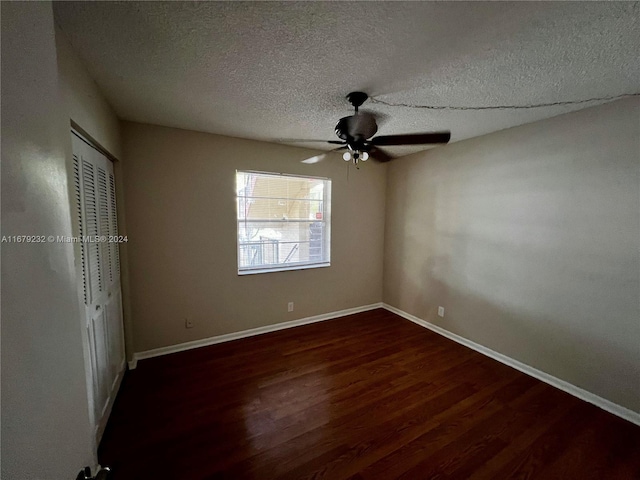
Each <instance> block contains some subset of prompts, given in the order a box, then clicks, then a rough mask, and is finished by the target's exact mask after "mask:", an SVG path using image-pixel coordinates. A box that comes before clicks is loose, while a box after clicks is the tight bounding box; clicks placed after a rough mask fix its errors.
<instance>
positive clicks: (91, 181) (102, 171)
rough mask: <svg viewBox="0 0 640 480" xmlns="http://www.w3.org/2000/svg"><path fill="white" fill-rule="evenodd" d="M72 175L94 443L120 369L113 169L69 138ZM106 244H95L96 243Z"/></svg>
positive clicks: (122, 360)
mask: <svg viewBox="0 0 640 480" xmlns="http://www.w3.org/2000/svg"><path fill="white" fill-rule="evenodd" d="M72 140H73V174H74V186H75V201H76V212H77V215H78V234H79V235H80V236H83V237H82V238H83V241H82V242H80V258H79V262H80V263H81V265H82V268H81V271H82V275H81V282H82V285H81V288H82V291H83V298H84V302H85V312H86V331H85V335H86V337H85V338H86V341H87V343H88V347H89V348H88V350H89V357H90V358H88V359H87V362H86V363H87V367H88V369H90V375H89V376H90V378H91V382H90V383H91V385H90V387H91V388H90V390H91V393H92V399H91V403H92V409H91V410H92V414H93V417H94V425H95V428H96V435H97V437H98V440H99V437H100V435H101V433H102V429H103V428H104V424H105V423H106V413H107V412H108V410H109V405H110V403H111V402H112V400H113V398H114V396H115V394H116V389H117V386H118V382H119V379H120V378H121V376H122V374H123V372H124V368H125V353H124V332H123V326H122V296H121V293H120V255H119V244H118V243H116V242H114V241H109V240H113V239H114V237H117V235H118V220H117V213H116V196H115V195H116V185H115V177H114V172H113V164H112V163H111V161H110V160H109V159H107V158H106V157H105V156H104V155H102V154H101V153H100V152H98V151H97V150H96V149H94V148H93V147H91V146H89V145H88V144H87V143H86V142H84V141H83V140H81V139H80V138H78V136H76V135H75V134H72ZM100 239H102V240H104V239H106V241H97V240H100Z"/></svg>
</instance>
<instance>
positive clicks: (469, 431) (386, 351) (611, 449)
mask: <svg viewBox="0 0 640 480" xmlns="http://www.w3.org/2000/svg"><path fill="white" fill-rule="evenodd" d="M99 460H100V462H101V464H103V465H110V466H111V467H112V468H113V470H114V478H115V479H116V480H133V479H135V480H139V479H141V478H161V479H166V480H172V479H176V480H205V479H209V480H211V479H233V480H242V479H256V480H257V479H260V480H263V479H267V480H270V479H296V480H301V479H329V480H385V479H399V478H404V479H415V480H423V479H436V478H438V479H445V480H446V479H467V478H475V479H491V478H495V479H500V480H502V479H508V478H527V479H547V478H562V479H572V478H579V479H589V478H593V479H596V478H597V479H604V478H607V479H638V478H640V427H637V426H635V425H633V424H630V423H629V422H626V421H624V420H621V419H619V418H616V417H614V416H612V415H610V414H608V413H606V412H603V411H601V410H599V409H598V408H596V407H594V406H593V405H590V404H587V403H585V402H582V401H580V400H578V399H576V398H574V397H571V396H570V395H568V394H566V393H564V392H561V391H559V390H557V389H555V388H553V387H550V386H548V385H546V384H543V383H541V382H539V381H537V380H535V379H533V378H531V377H529V376H527V375H524V374H522V373H520V372H518V371H516V370H514V369H511V368H509V367H507V366H505V365H502V364H500V363H497V362H495V361H494V360H492V359H489V358H487V357H484V356H482V355H481V354H479V353H477V352H474V351H472V350H470V349H467V348H465V347H463V346H461V345H458V344H456V343H453V342H451V341H449V340H447V339H445V338H443V337H441V336H439V335H437V334H435V333H433V332H430V331H428V330H425V329H423V328H421V327H419V326H417V325H415V324H412V323H410V322H407V321H406V320H404V319H402V318H400V317H398V316H396V315H394V314H392V313H390V312H388V311H386V310H382V309H377V310H373V311H370V312H364V313H360V314H356V315H350V316H348V317H343V318H339V319H335V320H330V321H325V322H321V323H317V324H311V325H306V326H302V327H297V328H292V329H287V330H282V331H278V332H273V333H269V334H265V335H259V336H256V337H251V338H246V339H242V340H236V341H232V342H227V343H223V344H219V345H213V346H210V347H203V348H199V349H195V350H191V351H186V352H181V353H177V354H172V355H167V356H164V357H158V358H153V359H148V360H142V361H140V362H139V364H138V368H137V369H136V370H134V371H130V372H127V374H126V376H125V379H124V381H123V383H122V387H121V390H120V393H119V394H118V398H117V399H116V402H115V405H114V408H113V413H112V415H111V418H110V420H109V424H108V425H107V429H106V431H105V434H104V437H103V440H102V443H101V445H100V450H99Z"/></svg>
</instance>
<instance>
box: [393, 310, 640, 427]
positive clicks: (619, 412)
mask: <svg viewBox="0 0 640 480" xmlns="http://www.w3.org/2000/svg"><path fill="white" fill-rule="evenodd" d="M382 307H383V308H385V309H386V310H389V311H390V312H393V313H395V314H396V315H399V316H401V317H402V318H405V319H407V320H409V321H411V322H413V323H415V324H417V325H420V326H421V327H424V328H428V329H429V330H431V331H433V332H435V333H438V334H440V335H442V336H443V337H446V338H448V339H449V340H453V341H454V342H456V343H459V344H460V345H464V346H465V347H469V348H470V349H472V350H475V351H476V352H478V353H481V354H483V355H486V356H487V357H489V358H492V359H494V360H497V361H498V362H500V363H504V364H505V365H508V366H509V367H512V368H515V369H516V370H519V371H520V372H522V373H525V374H527V375H529V376H531V377H533V378H536V379H538V380H540V381H542V382H544V383H547V384H549V385H551V386H552V387H556V388H558V389H560V390H562V391H564V392H567V393H568V394H570V395H573V396H574V397H577V398H579V399H580V400H584V401H585V402H588V403H591V404H593V405H595V406H596V407H599V408H601V409H602V410H605V411H607V412H609V413H612V414H613V415H616V416H618V417H620V418H624V419H625V420H628V421H629V422H631V423H635V424H636V425H639V426H640V413H638V412H634V411H633V410H629V409H628V408H625V407H623V406H621V405H618V404H616V403H613V402H611V401H609V400H607V399H605V398H602V397H599V396H598V395H596V394H594V393H591V392H588V391H586V390H583V389H582V388H580V387H576V386H575V385H573V384H571V383H569V382H566V381H564V380H561V379H559V378H557V377H554V376H553V375H549V374H548V373H545V372H543V371H541V370H538V369H537V368H534V367H531V366H529V365H526V364H524V363H522V362H519V361H518V360H515V359H513V358H511V357H507V356H506V355H503V354H501V353H498V352H496V351H494V350H491V349H490V348H487V347H485V346H482V345H480V344H479V343H475V342H472V341H471V340H468V339H466V338H464V337H461V336H460V335H456V334H455V333H452V332H450V331H448V330H445V329H444V328H442V327H439V326H437V325H434V324H433V323H430V322H427V321H426V320H422V319H421V318H418V317H416V316H414V315H411V314H410V313H407V312H405V311H403V310H400V309H399V308H396V307H393V306H391V305H388V304H386V303H383V304H382Z"/></svg>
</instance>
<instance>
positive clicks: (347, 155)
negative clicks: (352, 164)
mask: <svg viewBox="0 0 640 480" xmlns="http://www.w3.org/2000/svg"><path fill="white" fill-rule="evenodd" d="M342 159H343V160H344V161H345V162H348V161H349V160H351V152H344V153H343V154H342Z"/></svg>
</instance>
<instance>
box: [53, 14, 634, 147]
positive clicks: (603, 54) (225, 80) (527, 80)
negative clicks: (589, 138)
mask: <svg viewBox="0 0 640 480" xmlns="http://www.w3.org/2000/svg"><path fill="white" fill-rule="evenodd" d="M54 9H55V13H56V20H57V22H58V23H59V25H60V27H61V28H62V30H63V31H64V32H65V33H66V35H67V36H68V38H69V40H70V42H71V44H72V45H73V47H74V48H75V49H76V51H77V52H78V54H79V55H80V57H81V58H82V59H83V60H84V62H85V64H86V66H87V68H88V69H89V71H90V72H91V74H92V76H93V77H94V78H95V80H96V82H97V83H98V85H99V86H100V87H101V89H102V91H103V92H104V94H105V95H106V97H107V98H108V100H109V101H110V103H111V104H112V106H113V107H114V108H115V110H116V112H117V114H118V115H119V116H120V117H121V118H124V119H127V120H132V121H137V122H145V123H152V124H158V125H166V126H171V127H178V128H185V129H191V130H200V131H206V132H213V133H219V134H225V135H232V136H237V137H245V138H254V139H263V140H270V141H277V140H278V139H283V138H287V139H309V138H311V139H327V140H328V139H335V135H334V132H333V127H334V125H335V123H336V121H337V120H338V119H339V118H340V117H342V116H345V115H349V114H351V111H352V110H351V106H350V105H349V104H348V103H347V102H346V101H345V100H344V95H346V94H347V93H348V92H350V91H353V90H363V91H365V92H367V93H369V94H370V95H375V96H379V99H380V100H384V101H385V102H391V103H405V104H418V105H435V106H460V107H472V106H495V105H513V104H517V105H524V104H536V103H549V102H558V101H568V100H583V99H589V98H593V97H606V96H613V95H619V94H623V93H629V92H640V61H639V59H638V58H639V57H638V52H639V51H640V29H639V16H640V3H638V2H633V3H631V2H620V3H613V2H611V3H609V2H576V3H564V2H563V3H549V2H531V3H529V2H508V3H503V2H499V3H498V2H495V3H494V2H486V3H485V2H470V3H467V2H464V3H462V2H438V3H420V2H407V3H405V2H344V3H342V2H284V3H279V2H277V3H276V2H220V3H218V2H203V3H198V2H189V3H187V2H123V3H114V2H55V3H54ZM597 103H602V102H590V103H586V104H581V105H574V106H553V107H544V108H532V109H524V110H482V111H469V110H465V111H449V110H435V111H434V110H424V109H412V108H407V107H391V106H385V105H381V104H374V103H371V102H367V103H366V104H365V105H364V107H363V108H366V109H368V110H371V111H374V112H377V113H380V114H381V115H382V116H383V117H384V119H385V120H384V121H383V122H381V123H382V125H381V128H380V131H379V134H393V133H407V132H420V131H430V130H451V132H452V141H456V140H461V139H465V138H470V137H474V136H477V135H482V134H485V133H489V132H493V131H496V130H500V129H503V128H507V127H511V126H515V125H520V124H523V123H528V122H532V121H536V120H539V119H542V118H547V117H551V116H555V115H559V114H561V113H565V112H569V111H572V110H577V109H580V108H584V107H587V106H592V105H596V104H597ZM312 145H313V146H314V147H316V148H324V145H322V144H312ZM328 148H329V147H328ZM422 148H424V147H422ZM419 149H421V148H416V147H413V148H406V147H404V148H399V149H395V150H393V151H394V153H396V154H405V153H410V152H413V151H416V150H419Z"/></svg>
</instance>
